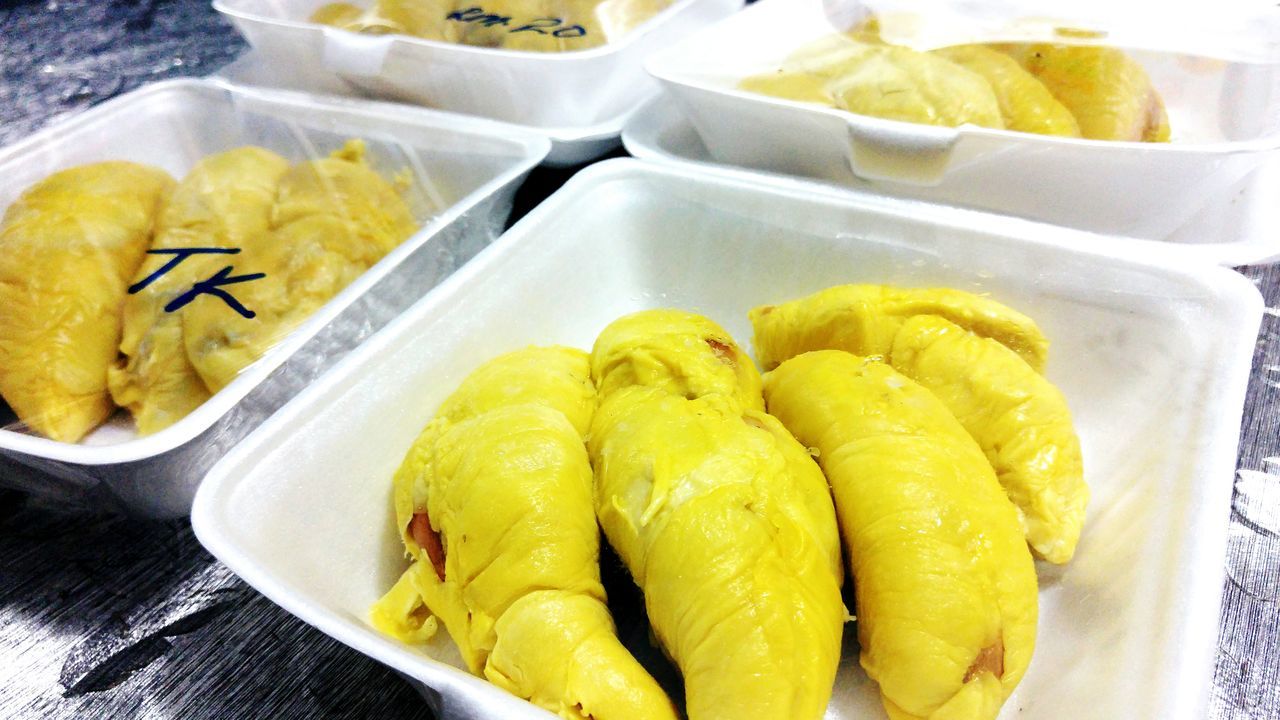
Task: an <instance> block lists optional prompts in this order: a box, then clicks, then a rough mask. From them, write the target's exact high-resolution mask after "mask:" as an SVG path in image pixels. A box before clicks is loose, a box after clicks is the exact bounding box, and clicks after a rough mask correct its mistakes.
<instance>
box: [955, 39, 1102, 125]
mask: <svg viewBox="0 0 1280 720" xmlns="http://www.w3.org/2000/svg"><path fill="white" fill-rule="evenodd" d="M933 53H934V54H935V55H939V56H941V57H944V58H946V59H947V60H950V61H951V62H953V63H955V64H957V65H960V66H961V67H964V68H965V69H967V70H970V71H972V72H974V73H977V74H978V75H981V76H982V77H983V78H985V79H986V81H987V82H988V83H989V84H990V85H991V89H992V90H993V91H995V94H996V100H997V101H998V102H999V103H1000V114H1001V116H1002V117H1003V118H1004V126H1005V129H1008V130H1016V131H1018V132H1028V133H1036V134H1039V135H1060V136H1063V137H1080V126H1079V124H1078V123H1077V122H1076V119H1075V116H1073V115H1072V114H1071V111H1070V110H1067V108H1066V107H1064V106H1063V105H1062V103H1060V102H1058V101H1057V100H1056V99H1055V98H1054V97H1053V95H1052V93H1050V92H1049V90H1048V88H1046V87H1045V86H1044V84H1043V83H1041V82H1040V81H1039V80H1036V79H1035V78H1034V77H1032V75H1031V74H1030V73H1028V72H1027V71H1026V70H1023V69H1022V66H1021V65H1019V64H1018V63H1017V61H1015V60H1014V59H1013V58H1011V57H1009V56H1008V55H1005V54H1004V53H1000V52H997V51H995V50H992V49H991V48H988V47H983V46H981V45H962V46H958V47H950V48H942V49H940V50H934V51H933Z"/></svg>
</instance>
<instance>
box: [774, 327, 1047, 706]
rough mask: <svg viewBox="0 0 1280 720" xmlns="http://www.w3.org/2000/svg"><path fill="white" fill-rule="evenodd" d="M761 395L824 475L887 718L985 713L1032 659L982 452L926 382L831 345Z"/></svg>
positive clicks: (1005, 515)
mask: <svg viewBox="0 0 1280 720" xmlns="http://www.w3.org/2000/svg"><path fill="white" fill-rule="evenodd" d="M765 397H766V401H767V404H768V407H769V410H770V411H771V412H772V413H773V414H775V415H776V416H777V417H778V418H779V419H780V420H781V421H782V423H783V424H784V425H785V426H786V427H787V428H788V429H789V430H791V432H792V433H794V434H795V436H796V437H797V438H798V439H799V440H800V442H802V443H804V444H806V445H808V446H811V447H813V448H816V449H817V451H818V462H819V463H820V464H821V465H822V469H823V471H824V472H825V473H826V476H827V479H828V480H829V481H830V482H831V486H832V489H833V491H834V494H835V501H836V510H837V513H838V515H839V518H840V528H841V533H842V535H843V537H844V540H845V543H846V546H847V550H848V557H849V566H850V570H851V571H852V573H853V582H854V589H855V591H856V603H857V607H856V615H857V618H858V639H859V643H860V645H861V648H862V654H861V658H860V659H861V663H862V666H863V668H865V669H866V671H867V674H868V675H869V676H870V677H871V678H872V679H873V680H875V681H876V682H877V683H878V684H879V685H880V692H881V696H882V699H883V701H884V704H885V707H886V709H887V710H888V711H889V714H890V716H891V717H893V718H931V719H934V720H942V719H943V718H947V719H955V720H960V719H961V718H963V719H964V720H985V719H989V718H994V717H995V716H996V714H997V713H998V712H999V709H1000V705H1001V704H1002V703H1003V701H1004V700H1005V699H1006V698H1007V697H1008V696H1009V694H1010V693H1011V692H1012V691H1013V689H1014V687H1016V686H1017V684H1018V682H1019V681H1020V680H1021V679H1022V676H1023V674H1024V673H1025V671H1026V668H1027V665H1028V664H1029V663H1030V661H1031V655H1032V652H1033V650H1034V647H1035V634H1036V615H1037V587H1036V576H1035V568H1034V566H1033V563H1032V561H1031V555H1030V553H1029V552H1028V551H1027V546H1026V543H1025V542H1024V541H1023V537H1022V532H1021V529H1020V528H1019V526H1018V521H1017V517H1016V514H1015V512H1014V509H1013V506H1012V505H1011V504H1010V503H1009V501H1008V499H1007V498H1006V497H1005V495H1004V492H1003V490H1001V488H1000V485H999V483H997V482H996V478H995V475H994V474H993V473H992V471H991V467H990V465H988V464H987V462H986V459H985V458H984V457H983V454H982V451H981V450H980V449H979V448H978V447H977V445H976V444H975V443H974V441H973V439H972V438H970V437H969V435H968V433H966V432H965V430H964V428H962V427H961V426H960V424H959V423H958V422H957V421H956V419H955V418H954V417H952V415H951V413H950V412H948V411H947V408H946V407H944V406H943V405H942V403H941V402H940V401H939V400H938V399H937V398H935V397H934V396H933V395H931V394H930V393H929V391H927V390H925V389H924V388H922V387H921V386H919V385H917V384H916V383H914V382H912V381H911V380H910V379H909V378H907V377H905V376H903V375H901V374H899V373H897V372H895V371H894V370H893V369H892V368H890V367H889V366H888V365H886V364H884V363H883V362H880V361H876V360H867V359H863V358H859V357H856V356H853V355H850V354H848V353H844V352H840V351H834V350H826V351H817V352H812V353H807V354H804V355H800V356H798V357H796V358H794V359H792V360H788V361H787V362H785V363H783V364H782V365H781V366H779V367H778V368H777V369H776V370H774V371H772V372H771V373H769V374H768V376H766V378H765Z"/></svg>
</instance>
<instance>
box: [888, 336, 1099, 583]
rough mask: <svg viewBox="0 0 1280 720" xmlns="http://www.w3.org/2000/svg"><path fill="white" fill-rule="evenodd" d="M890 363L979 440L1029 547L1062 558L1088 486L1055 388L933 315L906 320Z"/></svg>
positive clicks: (1070, 547) (1080, 520) (1001, 350)
mask: <svg viewBox="0 0 1280 720" xmlns="http://www.w3.org/2000/svg"><path fill="white" fill-rule="evenodd" d="M891 362H892V364H893V367H894V368H896V369H897V370H900V371H901V372H903V373H904V374H906V375H907V376H909V377H911V378H912V379H914V380H915V381H916V382H918V383H920V384H921V385H923V386H924V387H926V388H928V389H929V390H930V391H931V392H933V394H934V395H936V396H937V397H938V398H939V399H940V400H941V401H942V403H943V405H945V406H946V407H947V409H948V410H950V411H951V412H952V414H954V415H955V416H956V418H958V419H959V420H960V424H961V425H963V426H964V428H965V429H966V430H968V431H969V433H970V434H971V435H972V436H973V438H974V439H975V440H977V441H978V445H979V446H980V447H981V448H982V450H983V451H984V452H985V453H986V455H987V459H988V460H989V461H990V462H991V465H992V467H994V468H995V471H996V475H997V476H998V477H999V479H1000V484H1001V485H1002V486H1003V487H1004V489H1005V492H1006V493H1007V494H1008V495H1009V499H1010V500H1012V501H1013V504H1014V506H1015V507H1016V508H1017V509H1018V516H1019V520H1020V521H1021V524H1022V526H1023V528H1024V530H1025V532H1026V536H1027V542H1028V543H1030V545H1031V548H1032V549H1033V550H1034V551H1035V553H1036V554H1037V555H1039V556H1040V557H1042V558H1044V559H1046V560H1048V561H1050V562H1054V563H1060V564H1061V563H1065V562H1067V561H1069V560H1070V559H1071V556H1072V555H1073V554H1074V553H1075V548H1076V543H1077V542H1078V540H1079V538H1080V530H1081V528H1082V526H1083V525H1084V516H1085V507H1086V506H1087V505H1088V502H1089V488H1088V486H1087V485H1085V482H1084V462H1083V460H1082V458H1081V454H1080V440H1079V439H1078V438H1077V437H1076V432H1075V428H1074V426H1073V425H1072V422H1071V411H1070V410H1069V409H1068V408H1067V402H1066V399H1065V398H1063V396H1062V393H1061V392H1060V391H1059V390H1058V389H1057V388H1056V387H1054V386H1053V384H1052V383H1050V382H1049V381H1048V380H1046V379H1045V378H1044V376H1042V375H1040V374H1039V373H1037V372H1036V371H1035V370H1033V369H1032V368H1031V367H1030V366H1028V365H1027V364H1026V363H1025V362H1023V360H1022V358H1020V357H1018V356H1017V354H1016V353H1014V352H1013V351H1011V350H1009V349H1008V348H1006V347H1005V346H1003V345H1001V344H1000V343H998V342H995V341H994V340H989V339H986V338H981V337H978V336H976V335H974V334H972V333H970V332H967V331H965V330H964V329H963V328H961V327H959V326H957V325H955V324H953V323H950V322H948V321H946V320H944V319H942V318H939V317H930V316H919V317H914V318H912V319H910V320H908V321H907V322H906V324H904V325H903V327H902V329H901V330H900V331H899V332H898V335H897V337H896V338H895V339H894V342H893V350H892V354H891Z"/></svg>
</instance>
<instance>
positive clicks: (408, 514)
mask: <svg viewBox="0 0 1280 720" xmlns="http://www.w3.org/2000/svg"><path fill="white" fill-rule="evenodd" d="M514 405H542V406H545V407H547V408H549V409H551V410H555V411H557V412H559V413H561V414H562V415H564V417H565V419H566V420H568V421H569V424H570V425H572V426H573V428H574V430H576V431H577V432H578V433H579V434H580V435H585V434H586V432H587V431H588V429H589V428H590V426H591V416H592V414H593V413H594V412H595V408H596V391H595V385H594V384H593V383H592V381H591V369H590V364H589V361H588V358H587V354H586V353H585V352H583V351H581V350H577V349H575V348H568V347H560V346H550V347H536V346H531V347H527V348H523V349H521V350H517V351H515V352H510V353H506V354H504V355H499V356H498V357H496V358H493V359H491V360H489V361H488V362H485V363H484V364H482V365H481V366H480V367H478V368H476V369H475V370H473V371H472V372H471V373H470V374H469V375H467V377H466V378H464V379H463V381H462V382H461V383H460V384H459V385H458V387H457V389H455V390H454V391H453V393H452V394H450V395H449V397H448V398H446V399H445V401H444V402H443V403H442V404H441V405H440V408H439V409H438V410H437V411H436V417H435V420H433V421H432V422H431V423H430V424H428V425H427V427H426V428H424V429H423V431H422V433H421V434H420V435H419V437H418V439H417V441H415V442H414V444H413V446H412V448H411V449H410V451H409V453H408V455H407V456H406V457H405V460H404V462H403V464H402V465H401V469H400V471H399V472H397V474H396V477H395V481H394V487H395V506H396V522H397V525H398V527H399V528H400V531H401V533H402V537H403V539H404V541H405V544H406V546H407V547H408V548H409V549H410V552H411V554H412V553H416V551H417V549H418V548H417V545H416V543H415V542H414V540H413V538H412V536H411V535H410V534H409V531H408V527H409V521H410V520H412V519H413V515H414V513H416V512H420V511H421V510H422V509H423V508H425V507H426V506H427V485H426V480H427V478H428V476H427V475H424V474H423V473H422V472H421V470H420V469H421V468H422V467H423V466H425V464H426V463H427V462H428V456H427V454H428V453H430V452H431V450H432V448H434V446H435V443H436V437H437V436H438V435H439V434H440V432H441V431H442V430H443V429H444V428H446V427H448V426H449V424H450V423H458V422H462V421H464V420H470V419H471V418H474V417H477V416H479V415H483V414H484V413H486V412H489V411H490V410H496V409H499V408H502V407H508V406H514Z"/></svg>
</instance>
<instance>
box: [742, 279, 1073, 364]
mask: <svg viewBox="0 0 1280 720" xmlns="http://www.w3.org/2000/svg"><path fill="white" fill-rule="evenodd" d="M916 315H937V316H939V317H944V318H946V319H948V320H950V321H951V322H954V323H956V324H957V325H960V326H961V327H964V328H965V329H967V330H971V331H973V332H974V333H976V334H978V335H981V336H983V337H988V338H991V339H993V340H995V341H997V342H999V343H1001V344H1003V345H1004V346H1006V347H1008V348H1009V349H1011V350H1013V351H1014V352H1016V353H1018V355H1019V356H1021V357H1022V358H1023V359H1024V360H1026V361H1027V363H1028V364H1030V365H1031V366H1032V367H1033V368H1035V369H1036V370H1037V371H1040V370H1043V369H1044V364H1045V359H1046V357H1047V355H1048V351H1049V341H1048V340H1047V339H1046V338H1045V336H1044V334H1043V333H1042V332H1041V331H1040V328H1039V327H1038V326H1036V324H1035V321H1033V320H1032V319H1031V318H1029V317H1027V316H1026V315H1023V314H1022V313H1020V312H1018V311H1016V310H1014V309H1013V308H1010V307H1008V306H1007V305H1003V304H1001V303H999V302H997V301H995V300H992V299H991V298H988V297H985V296H982V295H975V294H974V293H969V292H965V291H963V290H953V289H950V288H902V287H894V286H890V285H837V286H835V287H830V288H827V289H826V290H821V291H818V292H816V293H813V294H812V295H808V296H806V297H803V298H800V299H798V300H792V301H790V302H785V303H782V304H780V305H763V306H760V307H757V308H755V309H754V310H752V311H751V313H750V318H751V325H752V327H753V328H754V330H755V340H754V342H755V350H756V356H757V357H758V358H759V359H760V363H761V365H762V366H763V367H764V368H765V369H766V370H769V369H772V368H774V367H777V366H778V363H780V362H782V361H783V360H786V359H788V358H791V357H794V356H796V355H799V354H800V353H803V352H808V351H810V350H828V349H830V350H845V351H848V352H851V353H854V354H857V355H888V353H889V349H890V347H891V346H892V344H893V338H894V337H895V336H896V335H897V333H898V330H899V328H901V327H902V323H904V322H905V321H906V320H907V319H909V318H911V317H914V316H916Z"/></svg>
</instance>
